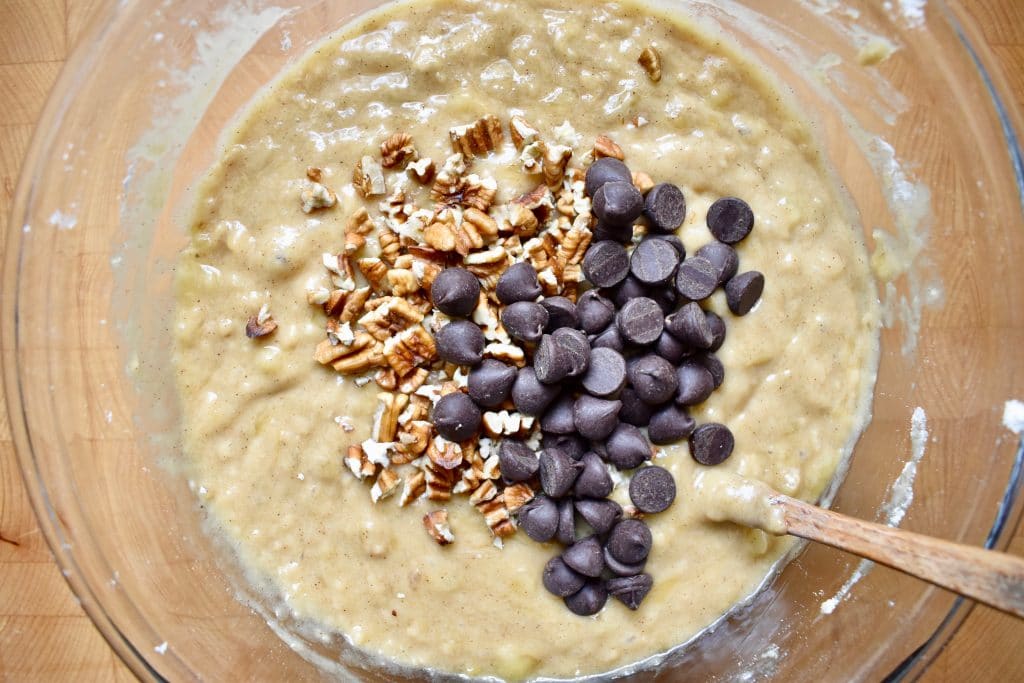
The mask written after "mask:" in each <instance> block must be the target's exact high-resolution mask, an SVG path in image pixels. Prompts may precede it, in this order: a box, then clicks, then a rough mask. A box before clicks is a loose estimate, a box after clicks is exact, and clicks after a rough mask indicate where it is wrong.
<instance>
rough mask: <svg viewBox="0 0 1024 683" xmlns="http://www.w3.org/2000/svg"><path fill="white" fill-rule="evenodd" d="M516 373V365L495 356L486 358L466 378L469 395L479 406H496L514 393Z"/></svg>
mask: <svg viewBox="0 0 1024 683" xmlns="http://www.w3.org/2000/svg"><path fill="white" fill-rule="evenodd" d="M516 374H517V373H516V368H515V366H512V365H508V364H507V363H502V362H501V361H500V360H495V359H493V358H485V359H484V360H483V361H481V363H480V365H478V366H476V367H475V368H473V369H472V370H470V371H469V377H467V378H466V387H467V388H468V389H469V397H470V398H471V399H473V400H474V401H475V402H476V404H477V405H478V406H481V407H483V408H494V407H496V406H498V405H500V404H501V403H503V402H504V401H505V399H507V398H508V397H509V395H510V394H511V393H512V385H513V384H514V383H515V381H516Z"/></svg>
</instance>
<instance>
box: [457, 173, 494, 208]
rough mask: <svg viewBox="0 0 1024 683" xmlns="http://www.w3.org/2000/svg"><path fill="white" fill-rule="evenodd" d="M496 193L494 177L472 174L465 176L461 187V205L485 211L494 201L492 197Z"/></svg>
mask: <svg viewBox="0 0 1024 683" xmlns="http://www.w3.org/2000/svg"><path fill="white" fill-rule="evenodd" d="M497 194H498V183H497V181H495V180H494V178H481V177H480V176H478V175H476V174H475V173H474V174H473V175H470V176H467V177H466V182H465V185H464V187H463V189H462V205H463V206H465V207H468V208H473V209H478V210H480V211H487V209H489V208H491V204H493V203H494V197H495V195H497Z"/></svg>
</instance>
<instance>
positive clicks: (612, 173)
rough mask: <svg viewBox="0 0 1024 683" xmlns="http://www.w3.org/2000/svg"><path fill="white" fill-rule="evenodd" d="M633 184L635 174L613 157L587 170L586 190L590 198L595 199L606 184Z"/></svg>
mask: <svg viewBox="0 0 1024 683" xmlns="http://www.w3.org/2000/svg"><path fill="white" fill-rule="evenodd" d="M613 182H619V183H632V182H633V174H632V173H631V172H630V170H629V168H628V167H627V166H626V164H624V163H622V162H621V161H620V160H618V159H615V158H612V157H602V158H601V159H598V160H597V161H595V162H594V163H592V164H591V165H590V168H588V169H587V177H586V180H585V189H586V191H587V196H588V197H593V196H594V194H596V193H597V191H598V190H599V189H601V188H602V187H603V186H604V185H605V183H613Z"/></svg>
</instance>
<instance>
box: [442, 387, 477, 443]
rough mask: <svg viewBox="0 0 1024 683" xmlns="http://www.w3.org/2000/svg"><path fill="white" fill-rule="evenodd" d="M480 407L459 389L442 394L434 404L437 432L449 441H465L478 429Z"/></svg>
mask: <svg viewBox="0 0 1024 683" xmlns="http://www.w3.org/2000/svg"><path fill="white" fill-rule="evenodd" d="M481 417H482V416H481V414H480V409H479V408H477V407H476V404H475V403H473V399H471V398H470V397H469V396H467V395H466V394H464V393H462V392H461V391H456V392H454V393H451V394H448V395H446V396H442V397H441V398H440V399H439V400H438V401H437V403H436V404H435V405H434V413H433V417H432V419H433V422H434V427H436V428H437V433H438V434H440V435H441V436H443V437H444V438H446V439H448V440H449V441H465V440H466V439H468V438H470V437H471V436H473V435H474V434H476V433H477V431H478V430H479V429H480V420H481Z"/></svg>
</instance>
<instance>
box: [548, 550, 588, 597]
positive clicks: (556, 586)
mask: <svg viewBox="0 0 1024 683" xmlns="http://www.w3.org/2000/svg"><path fill="white" fill-rule="evenodd" d="M542 581H543V582H544V587H545V588H547V589H548V591H549V592H551V593H553V594H554V595H557V596H558V597H560V598H565V597H568V596H570V595H572V594H573V593H576V592H577V591H579V589H581V588H583V584H584V583H586V581H587V580H586V579H585V578H583V576H582V575H581V574H579V573H578V572H576V571H574V570H573V569H570V568H569V565H567V564H566V563H565V562H564V561H563V560H562V558H561V557H552V558H551V559H550V560H548V563H547V564H546V565H544V577H543V579H542Z"/></svg>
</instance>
